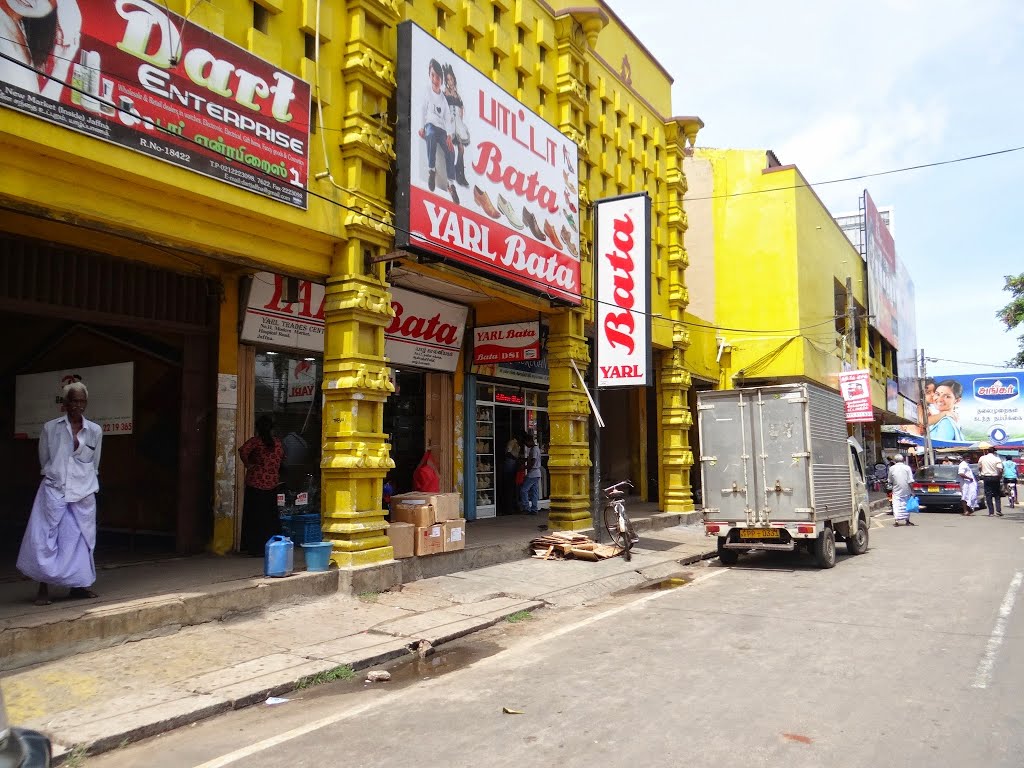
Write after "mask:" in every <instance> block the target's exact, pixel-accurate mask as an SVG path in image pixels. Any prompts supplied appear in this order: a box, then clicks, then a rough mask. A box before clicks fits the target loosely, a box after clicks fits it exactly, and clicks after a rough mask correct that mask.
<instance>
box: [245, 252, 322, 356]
mask: <svg viewBox="0 0 1024 768" xmlns="http://www.w3.org/2000/svg"><path fill="white" fill-rule="evenodd" d="M325 294H326V292H325V290H324V286H322V285H321V284H320V283H314V282H311V281H309V280H300V281H299V292H298V301H296V302H292V303H289V302H286V301H285V300H284V299H285V278H284V277H283V276H281V275H275V274H273V273H272V272H257V273H256V274H255V275H253V276H252V283H251V285H250V288H249V301H248V303H247V305H246V309H245V319H244V320H243V321H242V334H241V338H242V341H248V342H250V343H253V344H263V345H267V346H274V347H285V348H287V349H296V350H305V351H307V352H318V353H322V352H323V351H324V296H325Z"/></svg>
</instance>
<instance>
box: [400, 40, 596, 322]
mask: <svg viewBox="0 0 1024 768" xmlns="http://www.w3.org/2000/svg"><path fill="white" fill-rule="evenodd" d="M397 100H398V111H399V115H398V125H397V127H396V134H397V139H396V147H395V149H396V152H397V154H398V171H399V173H398V184H397V193H396V201H395V211H396V218H397V222H396V224H397V232H396V245H397V246H398V247H399V248H410V249H414V250H419V251H423V252H428V253H430V254H432V255H436V256H440V257H441V258H443V259H445V260H447V261H449V262H454V263H458V264H461V265H463V266H466V267H469V268H470V269H472V270H474V271H477V272H481V273H484V274H486V275H488V276H490V277H494V278H497V279H499V280H503V281H506V282H511V283H514V284H516V285H517V286H519V287H522V288H524V289H525V290H527V291H529V292H530V293H532V294H535V295H540V296H549V297H552V298H557V299H560V300H562V301H565V302H568V303H570V304H574V305H578V304H579V303H580V300H581V299H580V292H581V285H580V250H579V249H580V239H579V223H580V218H579V179H578V178H577V173H578V148H577V146H576V144H575V143H574V142H573V141H571V140H570V139H569V138H567V137H566V136H565V135H563V134H562V133H561V132H560V131H559V130H558V129H557V128H555V127H554V126H553V125H551V124H550V123H547V122H545V121H544V120H543V119H542V118H540V117H539V116H537V115H536V114H535V113H534V112H532V111H531V110H530V109H528V108H527V107H526V106H525V105H523V104H522V103H520V102H518V101H516V100H515V99H514V98H513V97H512V96H510V95H509V94H508V93H507V92H505V91H504V90H502V89H501V88H499V87H498V86H497V85H495V84H494V83H493V82H492V81H491V79H490V78H489V77H488V76H486V75H484V74H483V73H482V72H480V71H479V70H477V69H474V68H473V67H472V66H470V65H469V64H467V63H466V62H465V61H464V60H463V59H461V58H459V57H458V56H457V55H456V54H455V53H453V52H452V51H451V50H450V49H448V48H446V47H445V46H444V45H442V44H441V43H440V42H438V41H437V40H436V39H435V38H434V37H433V36H431V35H430V34H429V33H427V32H426V31H424V30H423V29H421V28H420V27H418V26H416V25H415V24H413V23H412V22H403V23H402V24H400V25H399V26H398V99H397Z"/></svg>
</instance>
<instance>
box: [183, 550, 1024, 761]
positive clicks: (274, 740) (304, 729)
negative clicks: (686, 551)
mask: <svg viewBox="0 0 1024 768" xmlns="http://www.w3.org/2000/svg"><path fill="white" fill-rule="evenodd" d="M728 572H729V569H728V568H716V569H714V570H711V571H709V572H708V573H706V574H703V575H701V576H697V577H696V578H695V579H694V580H693V581H691V582H690V583H689V584H688V585H687V587H686V588H687V589H692V588H693V587H695V586H696V585H698V584H700V583H701V582H704V581H707V580H708V579H712V578H714V577H715V576H720V575H721V574H723V573H728ZM1018 575H1019V574H1018ZM674 593H675V590H672V589H665V590H657V591H655V592H652V593H651V594H649V595H644V596H643V597H641V598H640V599H638V600H633V601H631V602H629V603H625V604H623V605H619V606H616V607H615V608H609V609H608V610H607V611H603V612H602V613H598V614H596V615H594V616H591V617H589V618H586V619H583V620H581V621H577V622H576V623H575V624H568V625H566V626H563V627H559V628H558V629H556V630H555V631H553V632H549V633H548V634H546V635H541V636H540V637H537V638H534V639H532V640H528V641H526V642H525V643H520V644H519V645H517V646H515V647H514V648H510V649H509V650H508V651H505V652H504V653H498V654H495V655H494V656H491V657H489V658H486V659H483V660H481V661H478V662H477V663H476V664H474V665H473V666H474V667H481V666H484V665H485V664H487V663H488V662H496V661H505V660H507V659H508V658H509V657H510V656H514V655H516V654H522V653H525V652H527V651H529V650H530V649H532V648H534V647H536V646H538V645H540V644H541V643H545V642H547V641H548V640H553V639H555V638H557V637H562V636H563V635H567V634H569V633H570V632H575V631H576V630H578V629H582V628H583V627H586V626H589V625H590V624H593V623H595V622H598V621H603V620H605V619H607V618H610V617H612V616H615V615H616V614H619V613H622V612H623V611H628V610H630V609H632V608H636V607H637V606H640V605H645V604H646V603H649V602H651V601H652V600H658V599H660V598H662V597H665V596H666V595H671V594H674ZM438 682H439V678H434V679H433V680H426V681H424V682H423V683H422V684H421V685H419V686H410V687H409V688H404V689H402V690H400V691H396V692H395V693H394V694H391V695H389V696H386V697H383V698H380V699H377V700H376V701H368V702H366V703H365V704H361V705H359V706H357V707H353V708H352V709H349V710H347V711H345V712H339V713H337V714H335V715H331V716H329V717H323V718H321V719H319V720H314V721H313V722H311V723H306V725H302V726H299V727H298V728H293V729H292V730H290V731H285V732H284V733H279V734H278V735H277V736H271V737H270V738H269V739H263V741H257V742H256V743H255V744H250V745H249V746H247V747H242V748H241V749H236V750H235V751H234V752H229V753H228V754H226V755H221V756H220V757H215V758H214V759H213V760H208V761H207V762H205V763H201V764H200V765H197V766H196V767H195V768H224V766H226V765H231V764H232V763H237V762H238V761H240V760H244V759H245V758H247V757H252V756H253V755H256V754H259V753H260V752H264V751H266V750H268V749H272V748H273V747H276V746H278V745H279V744H284V743H285V742H287V741H291V740H292V739H297V738H299V737H300V736H305V735H306V734H307V733H312V732H313V731H318V730H320V729H321V728H327V727H329V726H332V725H336V724H337V723H340V722H343V721H345V720H349V719H350V718H353V717H356V716H358V715H361V714H363V713H365V712H369V711H370V710H371V709H377V708H378V707H380V706H382V705H384V704H392V703H394V702H395V701H396V700H398V699H401V698H404V697H405V696H409V695H411V694H413V693H415V692H417V691H419V690H422V689H423V688H426V687H430V686H433V685H436V684H438ZM441 682H443V681H441Z"/></svg>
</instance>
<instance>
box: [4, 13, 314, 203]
mask: <svg viewBox="0 0 1024 768" xmlns="http://www.w3.org/2000/svg"><path fill="white" fill-rule="evenodd" d="M0 54H2V56H0V106H4V107H8V108H10V109H15V110H18V111H19V112H25V113H27V114H30V115H34V116H36V117H38V118H41V119H43V120H47V121H49V122H51V123H56V124H57V125H62V126H64V127H65V128H70V129H71V130H73V131H78V132H79V133H84V134H86V135H88V136H93V137H95V138H98V139H102V140H104V141H109V142H111V143H114V144H118V145H120V146H123V147H126V148H128V149H131V150H134V151H136V152H142V153H143V154H146V155H150V156H151V157H155V158H158V159H160V160H164V161H166V162H168V163H172V164H174V165H178V166H181V167H183V168H188V169H190V170H192V171H195V172H196V173H201V174H203V175H205V176H210V177H212V178H215V179H219V180H221V181H225V182H227V183H229V184H233V185H235V186H237V187H241V188H243V189H247V190H249V191H250V192H256V193H257V194H261V195H265V196H266V197H269V198H272V199H274V200H277V201H279V202H282V203H287V204H289V205H294V206H296V207H298V208H305V207H306V175H307V154H308V143H309V106H310V101H309V98H310V89H309V85H308V84H307V83H305V82H303V81H302V80H300V79H298V78H295V77H292V76H291V75H290V74H288V73H286V72H283V71H281V70H278V69H276V68H275V67H274V66H273V65H271V64H269V63H268V62H266V61H264V60H262V59H259V58H257V57H256V56H253V55H252V54H251V53H249V52H248V51H246V50H244V49H242V48H239V47H237V46H235V45H233V44H231V43H229V42H227V41H226V40H224V39H223V38H220V37H217V36H216V35H213V34H211V33H210V32H207V31H206V30H205V29H203V28H202V27H200V26H198V25H196V24H191V23H188V21H187V20H186V19H184V18H182V17H181V16H178V15H177V14H174V13H171V12H170V11H168V10H167V9H166V4H165V3H162V2H147V0H19V1H18V2H11V1H10V0H8V1H7V2H0Z"/></svg>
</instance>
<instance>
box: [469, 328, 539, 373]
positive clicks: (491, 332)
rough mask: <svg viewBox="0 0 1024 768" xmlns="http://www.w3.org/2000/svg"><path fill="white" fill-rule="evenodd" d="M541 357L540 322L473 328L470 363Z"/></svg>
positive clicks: (513, 360) (487, 363)
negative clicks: (471, 360) (471, 359)
mask: <svg viewBox="0 0 1024 768" xmlns="http://www.w3.org/2000/svg"><path fill="white" fill-rule="evenodd" d="M539 359H540V323H538V322H533V323H506V324H505V325H487V326H483V327H480V328H474V329H473V365H489V364H492V363H512V362H520V361H527V360H539Z"/></svg>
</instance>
